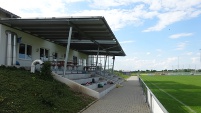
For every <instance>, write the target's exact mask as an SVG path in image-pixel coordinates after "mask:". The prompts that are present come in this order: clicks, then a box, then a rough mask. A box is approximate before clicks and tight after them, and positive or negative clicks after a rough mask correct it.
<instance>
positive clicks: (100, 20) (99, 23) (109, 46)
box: [0, 16, 125, 98]
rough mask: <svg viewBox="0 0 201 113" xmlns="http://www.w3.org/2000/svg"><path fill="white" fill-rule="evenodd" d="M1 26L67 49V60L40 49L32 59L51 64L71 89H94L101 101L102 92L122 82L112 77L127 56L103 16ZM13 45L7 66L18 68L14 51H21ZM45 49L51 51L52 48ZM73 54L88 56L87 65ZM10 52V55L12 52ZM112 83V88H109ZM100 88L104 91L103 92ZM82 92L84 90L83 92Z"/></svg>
mask: <svg viewBox="0 0 201 113" xmlns="http://www.w3.org/2000/svg"><path fill="white" fill-rule="evenodd" d="M0 24H2V25H4V26H7V27H10V28H12V29H15V30H17V31H21V32H23V33H27V34H30V35H32V36H34V37H38V38H40V39H42V40H44V41H48V42H51V43H53V44H55V45H60V46H63V47H65V48H66V50H65V51H66V52H65V55H64V58H65V59H64V60H63V59H58V54H61V53H55V52H52V54H51V55H50V53H49V51H48V50H46V49H41V48H40V49H38V48H37V49H36V51H35V53H33V54H38V53H37V52H38V51H40V52H39V54H40V55H39V56H40V57H37V58H36V57H35V58H32V60H33V61H34V60H38V59H40V60H42V61H47V60H49V61H51V63H52V70H53V73H54V74H55V75H56V77H57V79H58V80H60V81H62V79H65V80H67V81H71V82H68V83H66V82H65V83H66V84H68V85H69V86H71V85H72V84H73V86H75V85H77V87H82V88H84V89H85V90H87V92H89V91H88V90H90V89H92V90H94V91H95V93H96V94H98V95H96V98H100V97H101V96H100V95H102V94H101V93H100V92H103V93H104V94H105V93H106V92H108V91H109V90H111V89H112V88H114V87H115V84H116V83H119V82H121V81H122V80H120V78H118V77H117V76H115V75H113V74H112V73H113V68H114V61H115V56H125V53H124V51H123V49H122V48H121V46H120V44H119V42H118V40H117V39H116V37H115V35H114V34H113V32H112V30H111V29H110V27H109V25H108V24H107V22H106V20H105V18H104V17H102V16H94V17H65V18H56V17H52V18H1V19H0ZM6 32H8V38H9V39H11V40H17V39H18V38H19V37H17V34H16V33H13V32H11V31H8V30H7V31H6ZM12 36H14V37H12ZM30 39H31V38H30ZM30 39H27V40H30ZM14 42H15V41H11V42H8V43H14ZM11 45H12V44H10V45H9V44H8V46H9V47H10V46H11ZM13 45H15V47H10V48H11V49H13V53H11V54H9V55H10V56H7V57H8V58H7V59H6V60H7V64H6V65H8V66H9V65H15V61H17V60H18V59H17V57H16V56H17V54H16V52H15V51H14V50H16V48H17V46H16V45H17V44H13ZM45 46H47V48H48V46H49V45H45ZM52 47H54V46H52ZM49 49H51V48H49ZM52 49H54V48H52ZM70 50H71V51H76V52H77V53H78V56H79V55H81V54H84V55H87V56H88V58H86V61H81V62H80V61H78V59H77V56H73V59H70V58H69V52H70ZM7 51H8V52H10V51H9V50H7ZM41 51H42V53H41ZM43 51H44V52H43ZM46 51H48V52H47V53H48V54H49V55H48V54H47V55H46V56H45V55H44V54H46ZM58 51H59V50H58ZM12 55H13V56H12ZM18 56H20V55H18ZM50 57H51V58H50ZM101 57H104V59H101ZM10 58H11V59H10ZM109 58H112V65H111V64H109ZM100 60H101V61H100ZM24 62H25V61H24ZM109 65H110V67H109ZM21 66H23V65H21ZM106 68H108V69H106ZM109 68H110V70H111V71H110V73H109V72H107V70H109ZM60 77H62V78H60ZM63 82H64V81H63ZM69 83H71V84H69ZM110 83H112V84H111V85H109V84H110ZM83 86H84V87H83ZM104 86H105V87H104ZM110 86H112V88H110ZM100 87H101V89H99V88H100ZM72 88H73V87H72ZM75 90H78V89H75ZM78 91H82V90H81V89H80V90H78ZM82 92H83V91H82ZM85 92H86V91H85ZM91 96H93V95H91Z"/></svg>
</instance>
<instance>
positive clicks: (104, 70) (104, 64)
mask: <svg viewBox="0 0 201 113" xmlns="http://www.w3.org/2000/svg"><path fill="white" fill-rule="evenodd" d="M106 62H107V55H106V56H105V64H104V76H105V68H106Z"/></svg>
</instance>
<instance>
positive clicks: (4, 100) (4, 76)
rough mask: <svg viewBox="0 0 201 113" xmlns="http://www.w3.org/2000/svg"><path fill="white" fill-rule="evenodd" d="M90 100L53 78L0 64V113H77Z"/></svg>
mask: <svg viewBox="0 0 201 113" xmlns="http://www.w3.org/2000/svg"><path fill="white" fill-rule="evenodd" d="M93 100H94V99H93V98H91V97H88V96H86V95H83V94H81V93H77V92H73V91H72V90H71V89H70V88H69V87H67V86H66V85H65V84H62V83H59V82H57V81H55V80H53V81H52V80H48V81H47V80H43V79H41V78H40V76H39V75H38V74H30V72H28V71H25V70H22V69H21V70H19V69H15V68H10V69H8V68H4V67H2V66H1V67H0V113H17V112H18V113H28V112H30V113H53V112H54V113H56V112H58V113H61V112H64V113H77V112H78V111H79V110H81V109H82V108H84V107H85V106H87V105H88V104H89V103H91V102H92V101H93Z"/></svg>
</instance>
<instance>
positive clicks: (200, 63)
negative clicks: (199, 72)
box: [200, 49, 201, 66]
mask: <svg viewBox="0 0 201 113" xmlns="http://www.w3.org/2000/svg"><path fill="white" fill-rule="evenodd" d="M200 66H201V49H200Z"/></svg>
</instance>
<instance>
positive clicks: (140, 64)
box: [115, 57, 178, 70]
mask: <svg viewBox="0 0 201 113" xmlns="http://www.w3.org/2000/svg"><path fill="white" fill-rule="evenodd" d="M117 60H118V62H116V63H115V70H119V69H123V70H147V69H148V70H150V69H155V70H162V69H172V64H175V62H176V61H177V60H178V57H169V58H166V59H164V60H158V59H153V60H144V59H140V58H138V57H133V58H125V57H118V58H117ZM125 62H129V64H132V65H128V64H127V63H125ZM122 67H123V68H122Z"/></svg>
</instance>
